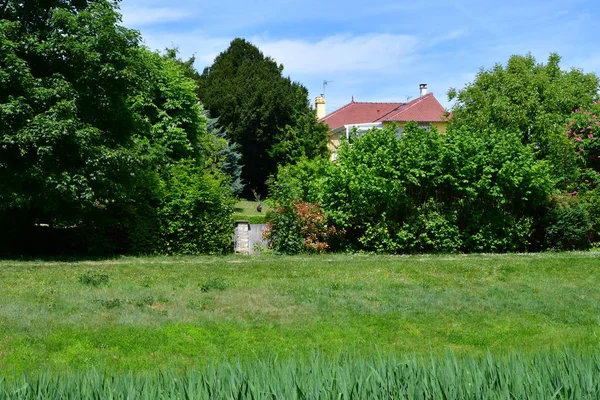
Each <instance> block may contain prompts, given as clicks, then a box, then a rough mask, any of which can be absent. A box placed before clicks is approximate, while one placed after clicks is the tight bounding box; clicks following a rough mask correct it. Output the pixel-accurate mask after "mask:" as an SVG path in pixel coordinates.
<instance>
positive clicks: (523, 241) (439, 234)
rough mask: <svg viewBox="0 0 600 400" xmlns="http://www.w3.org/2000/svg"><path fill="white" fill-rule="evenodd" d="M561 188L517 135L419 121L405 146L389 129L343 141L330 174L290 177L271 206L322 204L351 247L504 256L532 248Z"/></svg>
mask: <svg viewBox="0 0 600 400" xmlns="http://www.w3.org/2000/svg"><path fill="white" fill-rule="evenodd" d="M317 174H321V176H320V178H317V179H310V177H311V176H313V175H317ZM552 187H553V181H552V179H551V178H550V174H549V168H548V165H547V163H545V162H543V161H537V160H536V157H535V154H534V153H533V151H531V150H530V149H529V148H528V147H526V146H523V145H522V144H521V142H520V140H519V138H518V137H516V135H505V134H502V133H494V132H489V133H488V134H487V135H485V136H483V135H480V134H479V133H475V132H471V131H469V130H468V129H466V128H461V129H456V128H455V129H451V130H450V131H449V132H448V133H447V134H446V135H440V134H438V133H437V132H436V131H435V130H432V131H431V132H427V131H425V130H423V129H419V128H418V126H417V125H416V124H415V123H411V124H407V126H406V127H405V130H404V136H403V137H402V138H401V139H398V138H397V136H396V127H394V126H389V127H386V128H385V129H383V130H378V129H376V130H372V131H369V132H367V133H365V134H363V135H362V136H361V137H358V138H355V139H354V140H353V142H352V144H349V143H346V142H344V143H342V145H341V146H340V150H339V153H338V159H337V162H336V163H332V164H330V166H329V167H323V168H318V164H316V163H305V164H298V165H297V166H293V167H287V168H284V169H281V170H280V173H279V175H278V179H277V183H276V184H274V185H273V193H272V194H271V198H272V199H273V200H274V201H277V202H279V203H280V204H289V203H288V202H289V200H290V199H298V198H299V199H305V200H306V199H309V200H310V201H318V202H319V203H320V204H321V207H322V208H323V211H324V213H325V215H326V216H327V217H328V219H329V220H330V221H331V223H332V224H333V225H334V226H335V227H337V228H338V229H344V230H345V231H346V235H345V240H346V246H347V247H349V248H354V249H360V250H369V251H381V252H430V251H444V252H454V251H466V252H497V251H500V252H503V251H515V250H524V249H528V248H529V247H530V240H531V237H532V233H533V226H534V220H535V218H537V216H538V215H540V213H542V212H543V210H544V208H545V206H546V204H547V199H548V195H549V194H550V191H551V190H552Z"/></svg>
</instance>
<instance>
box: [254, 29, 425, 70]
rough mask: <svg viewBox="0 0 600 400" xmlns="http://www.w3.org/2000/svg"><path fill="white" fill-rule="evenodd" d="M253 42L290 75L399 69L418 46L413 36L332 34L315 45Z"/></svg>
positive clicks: (292, 41) (291, 41)
mask: <svg viewBox="0 0 600 400" xmlns="http://www.w3.org/2000/svg"><path fill="white" fill-rule="evenodd" d="M253 42H255V44H256V45H257V46H258V47H259V48H260V49H261V50H262V51H263V53H265V54H266V55H269V56H271V57H272V58H273V59H275V60H276V61H277V62H278V63H281V64H283V66H284V68H285V71H286V72H287V73H288V74H291V75H294V74H302V75H312V74H335V73H345V72H371V73H375V72H377V71H381V70H385V69H389V68H399V67H401V66H403V65H408V64H410V63H411V62H414V60H415V59H416V58H417V56H418V54H417V53H418V47H419V40H418V39H417V38H416V37H415V36H411V35H392V34H367V35H357V36H351V35H334V36H329V37H326V38H324V39H322V40H319V41H316V42H310V41H306V40H299V39H284V40H273V41H272V40H268V39H264V38H257V39H255V40H253Z"/></svg>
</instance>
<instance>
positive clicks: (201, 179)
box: [159, 161, 234, 254]
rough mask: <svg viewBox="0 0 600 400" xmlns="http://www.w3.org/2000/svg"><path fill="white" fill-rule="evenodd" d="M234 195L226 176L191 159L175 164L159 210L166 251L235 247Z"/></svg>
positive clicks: (219, 251)
mask: <svg viewBox="0 0 600 400" xmlns="http://www.w3.org/2000/svg"><path fill="white" fill-rule="evenodd" d="M233 206H234V199H233V196H232V195H231V191H230V189H229V187H228V183H227V181H226V180H225V181H224V180H221V179H219V177H215V176H213V175H211V174H209V173H206V172H204V171H202V169H201V168H199V167H197V166H194V165H193V164H192V163H191V162H187V161H183V162H180V163H178V164H175V165H173V166H171V168H170V170H169V177H168V178H167V179H166V180H165V182H164V198H163V201H162V204H161V207H160V210H159V217H160V221H161V237H162V240H164V243H165V252H166V253H178V254H200V253H203V254H222V253H225V252H227V251H229V250H230V248H231V231H232V226H233V222H232V220H231V215H232V212H233Z"/></svg>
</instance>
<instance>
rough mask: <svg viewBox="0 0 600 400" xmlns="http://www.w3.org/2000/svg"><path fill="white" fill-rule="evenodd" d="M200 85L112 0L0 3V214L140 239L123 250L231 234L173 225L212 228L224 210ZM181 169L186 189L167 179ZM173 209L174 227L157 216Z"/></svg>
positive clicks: (177, 245)
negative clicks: (191, 234)
mask: <svg viewBox="0 0 600 400" xmlns="http://www.w3.org/2000/svg"><path fill="white" fill-rule="evenodd" d="M195 89H196V84H195V82H194V81H193V80H191V79H189V78H187V77H186V76H185V73H184V71H183V70H182V68H181V67H180V66H179V65H178V64H177V63H176V62H175V61H173V60H170V59H169V58H168V57H161V56H160V55H159V54H156V53H153V52H150V51H149V50H147V49H146V48H144V47H143V46H141V45H140V37H139V35H138V33H137V32H135V31H132V30H128V29H126V28H123V27H122V26H120V15H119V14H118V12H117V10H116V3H114V2H109V1H107V0H95V1H82V0H54V1H52V0H46V1H35V2H34V1H27V2H22V1H16V0H7V1H3V2H0V222H2V223H4V226H5V227H8V228H10V229H12V228H15V229H17V228H18V229H21V228H22V229H24V230H26V229H30V228H32V227H34V226H40V225H50V226H56V227H62V228H65V230H66V229H67V228H68V229H71V228H73V227H77V228H78V229H83V230H86V229H87V230H86V232H88V233H89V236H87V238H88V242H89V243H94V242H100V241H99V240H93V239H92V237H95V236H94V235H96V234H98V235H100V236H102V234H104V233H106V232H109V231H110V232H112V233H111V234H112V236H113V239H114V237H121V236H123V237H125V239H124V241H125V242H127V241H128V240H129V241H130V242H131V240H132V238H137V239H135V240H137V241H139V242H140V243H138V245H133V244H131V243H129V244H124V245H123V246H125V247H119V246H121V245H117V247H119V248H120V249H121V250H123V249H127V248H128V249H132V248H136V249H137V251H143V252H164V251H165V246H166V243H170V244H169V246H170V247H171V248H173V249H181V250H182V251H186V252H192V251H209V252H215V251H221V250H222V249H223V248H224V242H225V241H226V240H225V238H227V237H228V235H227V234H221V233H216V234H215V235H216V236H218V238H216V239H215V240H214V241H213V242H214V246H212V247H210V246H209V245H205V246H204V247H203V248H202V249H198V248H197V247H194V246H187V244H186V243H181V242H187V241H188V240H192V239H191V238H190V239H187V238H186V237H184V236H181V235H179V236H178V234H177V232H181V231H182V229H185V228H186V227H187V225H186V224H190V223H191V222H193V221H198V220H201V219H202V217H204V216H208V215H214V216H215V217H214V218H215V219H214V221H211V223H208V222H206V221H205V222H206V223H205V224H204V225H205V226H206V229H207V232H208V231H211V232H222V231H223V229H216V228H215V227H214V226H212V225H211V224H212V223H215V222H216V221H219V223H220V224H222V225H223V226H225V225H227V224H228V223H229V221H228V217H227V215H230V211H231V210H230V209H231V207H230V198H231V191H230V188H229V185H228V183H229V182H228V180H227V179H226V177H225V176H224V175H223V174H222V173H221V170H220V169H219V168H218V163H215V162H214V161H213V160H214V159H215V158H216V157H215V156H214V155H213V154H214V153H215V152H216V151H218V147H215V143H218V140H216V139H215V136H214V135H211V134H209V133H208V132H207V122H208V120H207V118H206V116H205V115H204V114H203V110H202V107H201V106H200V105H199V102H198V98H197V96H196V94H195ZM215 165H217V166H216V167H215ZM181 176H185V177H186V180H185V181H186V182H189V183H190V184H189V186H190V188H188V190H184V188H181V186H180V185H176V184H174V183H173V182H172V180H173V179H178V177H181ZM191 188H196V189H197V190H192V189H191ZM175 204H179V205H185V206H186V207H181V206H177V207H175ZM209 205H210V206H209ZM173 210H177V212H179V213H180V215H178V216H176V217H174V218H173V219H174V221H182V222H181V224H180V226H178V227H177V229H175V230H174V232H175V233H171V231H170V230H169V229H172V228H173V227H172V226H170V227H167V226H162V225H161V215H167V214H168V215H172V214H173ZM161 213H162V214H161ZM144 223H146V225H144ZM200 226H202V224H201V225H200ZM10 229H8V230H7V229H5V230H4V232H3V234H5V235H6V236H7V237H10V233H6V232H7V231H10ZM92 231H93V232H94V233H93V234H92V233H90V232H92ZM196 233H198V236H197V237H196V239H194V240H198V239H197V238H198V237H199V236H200V234H199V232H196ZM86 235H87V234H86ZM23 237H24V238H27V232H25V234H24V235H23ZM227 240H228V239H227ZM142 242H143V243H142ZM113 244H114V243H113ZM9 247H10V246H9ZM25 247H26V243H25Z"/></svg>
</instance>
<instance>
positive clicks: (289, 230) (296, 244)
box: [264, 201, 338, 254]
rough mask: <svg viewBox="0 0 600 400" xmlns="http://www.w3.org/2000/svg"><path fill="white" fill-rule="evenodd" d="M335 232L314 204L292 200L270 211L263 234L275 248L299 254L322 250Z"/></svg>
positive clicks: (282, 251) (325, 248)
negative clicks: (284, 205)
mask: <svg viewBox="0 0 600 400" xmlns="http://www.w3.org/2000/svg"><path fill="white" fill-rule="evenodd" d="M337 234H338V232H337V230H336V228H335V227H334V226H329V225H328V224H327V218H326V217H325V215H324V214H323V211H322V210H321V208H320V207H319V205H318V204H311V203H307V202H302V201H295V202H293V203H292V205H291V206H287V207H281V208H278V209H277V210H275V212H273V213H271V214H270V216H269V222H268V226H267V230H266V231H265V234H264V235H265V239H267V241H268V242H269V247H270V248H272V249H274V250H275V251H277V252H281V253H286V254H299V253H324V252H325V251H326V250H327V249H328V248H329V247H330V244H329V241H330V240H331V239H332V238H333V237H335V236H337Z"/></svg>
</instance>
